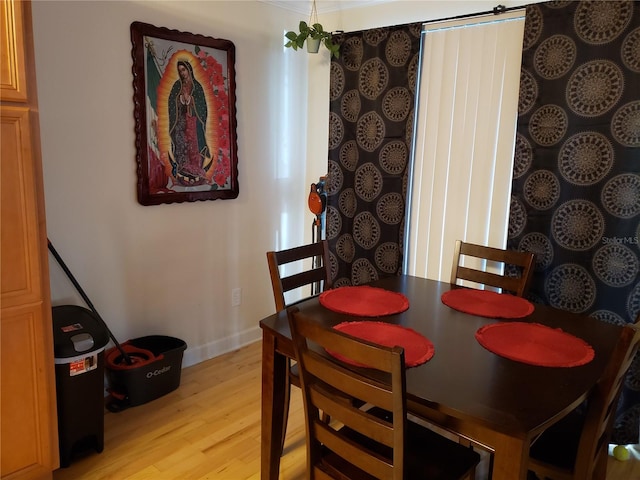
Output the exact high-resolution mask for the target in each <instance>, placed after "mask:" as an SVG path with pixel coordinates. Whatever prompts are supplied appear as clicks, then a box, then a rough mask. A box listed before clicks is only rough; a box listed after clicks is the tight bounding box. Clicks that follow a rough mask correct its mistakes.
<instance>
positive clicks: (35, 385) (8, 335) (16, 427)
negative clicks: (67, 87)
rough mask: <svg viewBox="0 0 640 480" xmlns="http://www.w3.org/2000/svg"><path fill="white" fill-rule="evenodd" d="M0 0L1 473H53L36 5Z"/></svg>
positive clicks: (55, 433)
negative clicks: (33, 30) (33, 23)
mask: <svg viewBox="0 0 640 480" xmlns="http://www.w3.org/2000/svg"><path fill="white" fill-rule="evenodd" d="M0 2H1V3H0V7H1V8H0V11H1V12H2V17H1V20H2V27H3V28H2V34H0V36H1V37H2V39H1V41H2V45H0V46H1V47H2V49H1V50H0V56H1V61H0V63H1V69H2V85H1V88H0V138H2V141H1V142H0V153H1V156H0V171H1V175H0V202H1V203H0V211H1V214H0V239H1V243H0V370H1V371H0V375H1V378H2V388H1V389H0V402H1V403H0V410H1V412H2V416H1V417H0V476H1V477H2V478H3V479H50V478H52V472H53V470H54V469H56V468H57V467H58V463H59V459H58V428H57V421H56V395H55V371H54V357H53V329H52V322H51V300H50V295H49V269H48V253H47V243H46V229H45V221H44V201H43V191H42V169H41V160H40V141H39V133H38V132H39V128H38V115H37V112H38V109H37V97H36V95H35V78H34V77H33V72H34V68H33V65H30V64H27V63H25V58H30V59H33V44H32V43H31V42H32V35H31V4H30V3H28V2H23V1H20V0H16V1H13V0H0ZM9 47H10V48H9ZM25 53H26V55H25ZM31 61H32V60H31ZM25 81H26V83H25Z"/></svg>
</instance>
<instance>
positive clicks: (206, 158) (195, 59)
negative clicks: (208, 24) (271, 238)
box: [131, 22, 239, 205]
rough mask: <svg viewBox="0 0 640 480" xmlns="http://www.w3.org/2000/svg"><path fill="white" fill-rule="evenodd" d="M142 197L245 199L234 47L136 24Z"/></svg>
mask: <svg viewBox="0 0 640 480" xmlns="http://www.w3.org/2000/svg"><path fill="white" fill-rule="evenodd" d="M131 43H132V46H133V48H132V56H133V102H134V119H135V132H136V163H137V173H138V201H139V202H140V203H141V204H142V205H158V204H161V203H174V202H194V201H199V200H215V199H230V198H236V197H237V196H238V192H239V189H238V157H237V148H238V145H237V137H236V95H235V90H236V83H235V69H234V63H235V46H234V44H233V43H232V42H231V41H229V40H222V39H218V38H211V37H205V36H203V35H194V34H191V33H186V32H178V31H176V30H169V29H168V28H164V27H155V26H153V25H149V24H146V23H141V22H133V23H132V24H131Z"/></svg>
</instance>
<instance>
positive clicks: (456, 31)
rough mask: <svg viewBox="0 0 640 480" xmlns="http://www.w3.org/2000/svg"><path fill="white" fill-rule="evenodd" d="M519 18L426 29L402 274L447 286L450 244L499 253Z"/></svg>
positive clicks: (510, 146) (520, 28) (504, 230)
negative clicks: (463, 243) (483, 247)
mask: <svg viewBox="0 0 640 480" xmlns="http://www.w3.org/2000/svg"><path fill="white" fill-rule="evenodd" d="M523 32H524V10H517V11H511V12H508V13H506V14H503V15H500V16H499V17H496V16H494V15H489V16H484V17H477V18H472V19H466V20H455V21H448V22H442V23H434V24H426V25H425V26H424V27H423V31H422V36H423V38H422V42H423V45H422V60H421V65H420V74H419V75H420V79H419V87H418V96H417V98H418V100H417V109H416V110H417V113H416V130H415V144H414V148H413V159H412V164H413V168H412V171H411V176H410V179H409V185H410V186H409V193H408V198H409V205H408V215H407V217H408V219H409V222H408V226H407V235H406V237H405V243H406V245H405V252H406V257H405V258H406V261H405V265H404V270H405V273H408V274H410V275H417V276H421V277H426V278H430V279H434V280H445V281H448V279H449V276H450V272H451V262H452V257H453V250H454V244H455V241H456V240H457V239H460V240H464V241H467V242H471V243H479V244H484V245H490V246H494V247H498V248H504V247H505V246H506V241H507V227H508V218H509V204H510V195H511V174H512V170H513V153H514V147H515V131H516V121H517V115H518V92H519V84H520V63H521V56H522V39H523Z"/></svg>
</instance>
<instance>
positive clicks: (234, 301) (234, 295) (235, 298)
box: [231, 288, 242, 307]
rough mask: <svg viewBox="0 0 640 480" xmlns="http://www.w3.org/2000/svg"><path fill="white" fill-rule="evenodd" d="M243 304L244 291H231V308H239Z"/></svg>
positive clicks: (235, 289)
mask: <svg viewBox="0 0 640 480" xmlns="http://www.w3.org/2000/svg"><path fill="white" fill-rule="evenodd" d="M241 303H242V289H241V288H234V289H233V290H231V306H232V307H238V306H240V304H241Z"/></svg>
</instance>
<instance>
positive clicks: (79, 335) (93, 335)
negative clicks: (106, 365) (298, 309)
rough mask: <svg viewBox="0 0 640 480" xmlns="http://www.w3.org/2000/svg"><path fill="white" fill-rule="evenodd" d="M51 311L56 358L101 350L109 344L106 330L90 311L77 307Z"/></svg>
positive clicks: (59, 307)
mask: <svg viewBox="0 0 640 480" xmlns="http://www.w3.org/2000/svg"><path fill="white" fill-rule="evenodd" d="M51 311H52V315H53V351H54V355H55V357H56V358H69V357H76V356H78V355H79V354H82V353H88V352H92V351H95V350H101V349H103V348H104V347H105V346H106V345H107V343H109V332H108V331H107V328H106V327H105V326H104V324H103V323H102V322H101V321H100V319H99V317H98V316H97V315H96V314H94V313H93V312H92V311H91V310H88V309H86V308H84V307H81V306H78V305H59V306H57V307H53V308H52V309H51Z"/></svg>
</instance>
